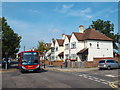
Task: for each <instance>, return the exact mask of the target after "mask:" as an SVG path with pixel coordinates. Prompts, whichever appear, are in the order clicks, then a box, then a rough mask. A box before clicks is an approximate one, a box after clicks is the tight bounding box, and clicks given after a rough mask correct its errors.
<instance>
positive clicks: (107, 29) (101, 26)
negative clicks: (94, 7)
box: [89, 19, 120, 50]
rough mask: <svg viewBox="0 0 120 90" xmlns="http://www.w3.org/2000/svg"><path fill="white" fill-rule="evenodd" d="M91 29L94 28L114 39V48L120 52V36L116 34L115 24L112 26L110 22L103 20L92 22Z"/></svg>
mask: <svg viewBox="0 0 120 90" xmlns="http://www.w3.org/2000/svg"><path fill="white" fill-rule="evenodd" d="M89 28H94V29H95V30H97V31H99V32H101V33H103V34H105V35H106V36H108V37H109V38H112V39H113V48H114V49H116V50H118V49H119V47H118V44H120V41H119V39H120V35H119V34H118V33H117V34H115V33H114V24H111V22H110V21H103V20H101V19H98V20H96V21H92V24H91V25H90V26H89Z"/></svg>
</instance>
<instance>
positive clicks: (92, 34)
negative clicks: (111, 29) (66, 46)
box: [73, 29, 113, 41]
mask: <svg viewBox="0 0 120 90" xmlns="http://www.w3.org/2000/svg"><path fill="white" fill-rule="evenodd" d="M73 34H74V35H75V37H76V38H77V40H78V41H80V40H107V41H112V40H113V39H111V38H109V37H107V36H106V35H104V34H102V33H100V32H99V31H96V30H95V29H87V30H85V31H84V32H83V33H76V32H73Z"/></svg>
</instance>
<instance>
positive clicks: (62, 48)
mask: <svg viewBox="0 0 120 90" xmlns="http://www.w3.org/2000/svg"><path fill="white" fill-rule="evenodd" d="M56 47H58V51H56ZM61 52H64V47H63V46H59V44H58V42H57V40H56V41H55V60H61V59H60V58H59V56H58V55H59V54H60V53H61ZM56 57H58V58H57V59H56Z"/></svg>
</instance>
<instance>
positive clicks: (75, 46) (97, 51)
mask: <svg viewBox="0 0 120 90" xmlns="http://www.w3.org/2000/svg"><path fill="white" fill-rule="evenodd" d="M112 41H113V40H112V39H110V38H108V37H107V36H105V35H104V34H102V33H100V32H98V31H96V30H94V29H87V30H84V27H83V26H82V25H81V26H80V27H79V33H74V32H73V33H72V36H71V39H70V48H71V49H70V57H71V60H77V61H84V60H87V61H93V58H94V57H113V42H112Z"/></svg>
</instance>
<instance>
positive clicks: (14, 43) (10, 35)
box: [0, 17, 21, 58]
mask: <svg viewBox="0 0 120 90" xmlns="http://www.w3.org/2000/svg"><path fill="white" fill-rule="evenodd" d="M0 21H1V22H2V24H1V25H2V31H1V32H2V58H3V57H5V52H8V57H11V58H14V57H15V56H16V53H17V52H18V51H19V48H20V40H21V36H19V35H18V34H17V33H15V32H14V31H13V29H12V28H10V26H9V25H8V24H7V20H6V19H5V18H4V17H3V18H0Z"/></svg>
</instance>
